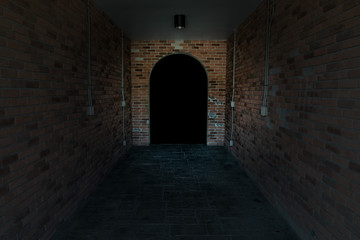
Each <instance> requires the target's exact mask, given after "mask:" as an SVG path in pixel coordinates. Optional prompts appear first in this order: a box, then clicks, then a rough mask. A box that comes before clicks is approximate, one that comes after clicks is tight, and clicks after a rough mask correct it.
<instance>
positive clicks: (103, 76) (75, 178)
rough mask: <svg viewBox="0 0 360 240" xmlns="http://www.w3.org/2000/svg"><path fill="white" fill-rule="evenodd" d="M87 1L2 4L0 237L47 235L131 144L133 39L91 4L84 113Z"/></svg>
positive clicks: (19, 237)
mask: <svg viewBox="0 0 360 240" xmlns="http://www.w3.org/2000/svg"><path fill="white" fill-rule="evenodd" d="M85 10H86V7H85V1H68V0H63V1H40V0H31V1H22V0H12V1H8V0H3V1H1V5H0V17H1V20H0V32H1V33H0V238H1V239H46V238H48V237H49V236H50V235H51V233H52V232H53V231H54V229H55V228H56V227H57V226H58V224H59V222H60V221H62V220H63V219H64V218H65V217H66V216H68V214H69V213H70V212H71V211H72V210H73V209H74V207H75V206H76V204H77V203H78V202H79V201H81V200H82V199H83V198H84V197H85V196H86V195H87V194H88V193H89V192H90V191H91V190H92V189H93V188H94V186H95V185H96V183H97V182H98V181H99V180H100V179H101V178H102V177H103V176H104V174H105V173H106V172H107V171H108V170H109V169H110V168H111V167H112V166H113V165H114V163H115V162H116V161H117V160H118V158H119V156H120V155H121V154H123V153H124V152H125V150H126V149H125V147H123V146H122V141H123V138H122V137H123V136H122V125H123V124H125V128H126V139H127V142H128V145H130V143H131V114H130V99H131V82H130V77H131V76H130V42H129V40H126V42H125V46H126V48H125V54H126V55H125V69H126V71H125V81H126V82H125V87H126V89H125V90H126V102H127V106H128V108H127V111H126V122H125V123H123V121H122V107H121V58H120V56H121V31H120V30H119V29H118V28H117V27H116V26H115V25H114V23H112V22H111V21H110V20H109V19H108V18H107V17H106V16H105V15H104V14H103V12H102V11H100V10H99V9H98V8H97V7H95V6H94V5H93V4H92V5H91V13H92V16H93V18H92V62H93V64H92V66H93V69H92V76H93V78H92V80H93V84H92V89H93V102H94V107H95V115H94V116H87V114H86V107H87V105H88V102H87V81H88V80H87V31H86V21H85V20H86V11H85Z"/></svg>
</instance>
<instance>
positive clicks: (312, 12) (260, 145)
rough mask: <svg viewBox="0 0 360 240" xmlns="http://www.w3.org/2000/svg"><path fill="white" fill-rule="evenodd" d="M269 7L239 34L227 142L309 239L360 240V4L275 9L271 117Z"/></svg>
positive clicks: (283, 0) (293, 4) (311, 1)
mask: <svg viewBox="0 0 360 240" xmlns="http://www.w3.org/2000/svg"><path fill="white" fill-rule="evenodd" d="M266 2H267V1H263V3H262V4H261V5H260V6H259V7H258V9H257V10H256V12H255V13H253V14H252V15H251V16H250V17H249V18H248V19H247V20H246V21H245V22H244V23H243V24H241V25H240V26H239V28H238V31H237V33H238V34H237V36H238V37H237V40H236V47H237V51H236V90H235V102H236V103H235V114H234V116H235V125H234V146H233V147H229V141H230V129H231V108H230V101H231V96H232V92H231V90H232V56H233V55H232V50H233V37H230V38H229V41H228V67H227V88H226V89H227V95H226V98H227V101H226V138H225V143H226V145H227V146H228V147H229V149H230V151H231V152H232V153H233V154H234V155H235V156H236V157H237V158H238V159H239V161H240V163H241V165H243V166H244V167H245V168H246V169H247V170H248V172H249V173H250V174H251V175H252V176H253V177H254V178H255V179H256V180H257V181H258V183H259V184H260V186H261V188H262V189H263V192H264V194H265V195H266V196H267V197H268V199H269V200H270V201H271V202H272V203H273V204H274V205H276V206H278V207H279V209H281V210H282V211H283V213H284V215H286V216H287V217H288V219H289V220H290V221H292V222H293V223H294V226H297V227H298V231H299V232H302V235H303V237H304V238H310V239H324V240H325V239H359V238H360V231H359V229H360V152H359V149H360V110H359V109H360V67H359V66H360V28H359V24H360V5H359V2H358V1H351V0H346V1H345V0H343V1H340V0H327V1H322V0H302V1H300V0H296V1H293V0H291V1H290V0H277V1H275V4H276V9H275V15H274V19H273V24H272V28H271V31H272V36H271V42H270V89H269V98H268V107H269V115H268V116H267V117H262V116H261V115H260V108H261V105H262V99H263V90H264V71H265V68H264V64H265V60H264V59H265V36H266V13H267V11H266ZM280 206H281V207H280Z"/></svg>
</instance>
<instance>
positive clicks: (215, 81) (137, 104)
mask: <svg viewBox="0 0 360 240" xmlns="http://www.w3.org/2000/svg"><path fill="white" fill-rule="evenodd" d="M131 48H132V53H131V61H132V68H131V69H132V70H131V80H132V116H133V143H134V144H135V145H149V144H150V136H149V134H150V125H149V120H150V113H149V81H150V75H151V70H152V68H153V67H154V65H155V64H156V63H157V62H158V61H159V60H160V59H162V58H163V57H165V56H167V55H169V54H173V53H184V54H190V55H191V56H193V57H195V58H196V59H198V60H199V61H200V62H201V63H202V65H203V66H204V67H205V70H206V71H207V75H208V130H207V132H208V134H207V136H208V137H207V144H208V145H223V144H224V129H225V82H226V79H225V76H226V41H186V40H185V41H132V45H131Z"/></svg>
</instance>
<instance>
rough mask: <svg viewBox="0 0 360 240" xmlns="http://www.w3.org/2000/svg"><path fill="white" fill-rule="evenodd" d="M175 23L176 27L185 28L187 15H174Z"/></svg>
mask: <svg viewBox="0 0 360 240" xmlns="http://www.w3.org/2000/svg"><path fill="white" fill-rule="evenodd" d="M174 24H175V28H176V29H184V28H185V15H182V14H178V15H175V16H174Z"/></svg>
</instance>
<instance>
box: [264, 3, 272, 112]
mask: <svg viewBox="0 0 360 240" xmlns="http://www.w3.org/2000/svg"><path fill="white" fill-rule="evenodd" d="M267 11H268V14H267V21H266V45H265V84H264V97H263V104H262V107H261V116H267V115H268V109H267V98H268V92H269V56H270V38H271V22H272V18H273V15H274V11H275V5H274V3H273V2H272V1H271V0H268V1H267Z"/></svg>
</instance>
